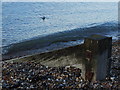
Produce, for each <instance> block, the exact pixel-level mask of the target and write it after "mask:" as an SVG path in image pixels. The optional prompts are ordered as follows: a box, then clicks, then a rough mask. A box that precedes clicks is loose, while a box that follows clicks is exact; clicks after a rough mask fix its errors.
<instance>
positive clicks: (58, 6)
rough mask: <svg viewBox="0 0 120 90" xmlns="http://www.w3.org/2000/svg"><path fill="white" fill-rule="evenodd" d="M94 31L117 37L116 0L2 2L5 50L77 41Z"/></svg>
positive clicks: (64, 44) (45, 46)
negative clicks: (111, 0) (114, 0)
mask: <svg viewBox="0 0 120 90" xmlns="http://www.w3.org/2000/svg"><path fill="white" fill-rule="evenodd" d="M44 16H45V17H46V18H45V20H43V19H42V17H44ZM91 34H102V35H106V36H112V37H113V39H117V37H118V5H117V3H113V2H3V3H2V45H3V53H7V52H18V51H28V50H35V49H40V50H42V49H43V48H44V49H43V51H44V50H45V49H46V48H47V49H48V47H49V49H51V48H52V49H54V48H57V47H60V48H63V47H64V46H72V45H77V44H80V43H81V42H82V40H83V38H84V37H86V36H89V35H91Z"/></svg>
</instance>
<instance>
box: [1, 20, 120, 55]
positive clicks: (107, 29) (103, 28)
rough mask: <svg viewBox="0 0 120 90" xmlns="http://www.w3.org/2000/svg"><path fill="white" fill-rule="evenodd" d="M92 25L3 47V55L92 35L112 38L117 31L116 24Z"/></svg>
mask: <svg viewBox="0 0 120 90" xmlns="http://www.w3.org/2000/svg"><path fill="white" fill-rule="evenodd" d="M93 25H95V23H93V24H91V27H90V26H89V27H85V28H76V29H73V30H68V31H64V32H58V33H53V34H50V35H46V36H40V37H37V38H32V39H30V40H26V41H23V42H19V43H15V44H11V45H9V46H5V47H3V54H11V53H17V52H22V51H29V50H35V49H40V48H44V47H47V46H50V45H52V44H56V43H60V42H63V43H65V42H67V43H68V42H71V41H78V40H83V39H84V38H85V37H87V36H89V35H92V34H100V35H110V36H112V32H115V33H116V32H117V31H118V24H117V23H113V22H112V23H111V22H107V23H104V24H101V25H97V26H93Z"/></svg>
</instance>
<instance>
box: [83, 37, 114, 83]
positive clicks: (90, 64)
mask: <svg viewBox="0 0 120 90" xmlns="http://www.w3.org/2000/svg"><path fill="white" fill-rule="evenodd" d="M111 49H112V37H106V36H101V35H91V36H90V37H87V38H85V41H84V60H83V61H84V62H83V63H84V64H85V72H84V75H85V77H84V78H85V79H86V80H88V81H91V80H104V79H105V78H106V76H108V75H109V72H110V62H111V60H110V57H111Z"/></svg>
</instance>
